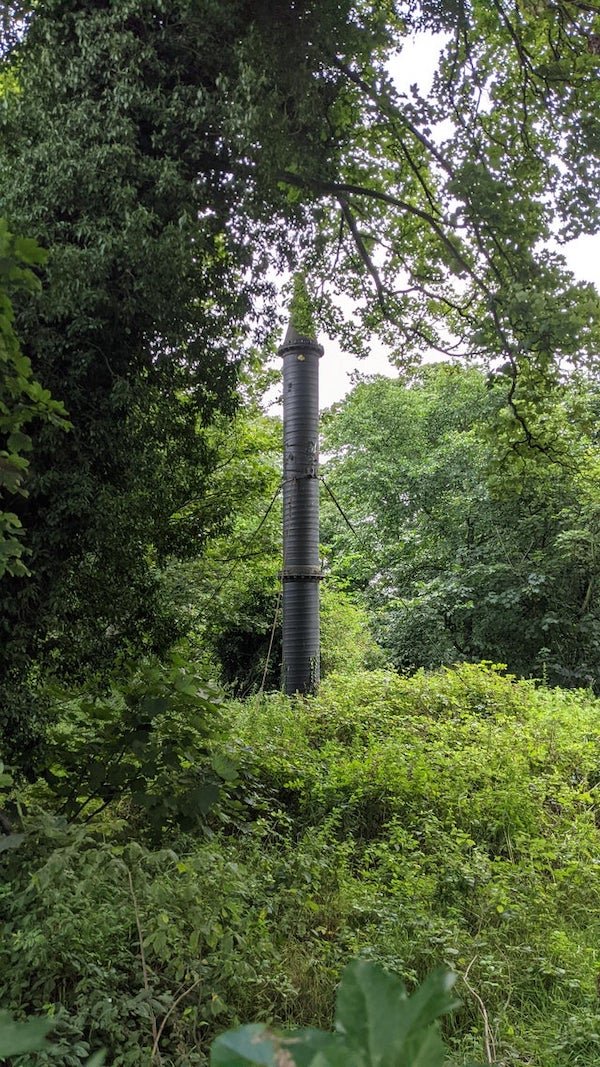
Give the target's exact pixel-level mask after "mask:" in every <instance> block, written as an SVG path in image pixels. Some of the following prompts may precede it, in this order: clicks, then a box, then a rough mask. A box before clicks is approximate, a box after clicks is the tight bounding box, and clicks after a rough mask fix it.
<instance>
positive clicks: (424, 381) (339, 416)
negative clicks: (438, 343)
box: [325, 364, 600, 686]
mask: <svg viewBox="0 0 600 1067" xmlns="http://www.w3.org/2000/svg"><path fill="white" fill-rule="evenodd" d="M505 389H506V385H505V383H504V382H503V381H502V376H497V377H496V378H493V377H488V376H486V375H484V374H483V373H481V371H478V370H477V369H471V370H465V369H461V368H459V367H456V366H452V365H448V364H439V365H437V366H430V367H427V368H424V369H423V371H422V372H420V373H419V374H418V375H416V376H415V377H414V378H413V379H412V380H411V381H409V382H408V383H404V382H402V381H388V380H385V379H381V380H376V381H373V382H370V383H364V384H362V385H359V386H357V388H356V389H355V390H354V392H353V394H352V395H351V396H350V397H349V398H348V400H347V401H346V402H344V404H342V405H340V407H339V409H338V410H337V411H336V412H334V413H333V414H332V415H331V417H330V419H329V422H328V424H327V429H326V434H325V448H326V450H327V451H328V452H329V453H331V454H332V458H331V459H330V461H329V463H328V468H327V472H326V478H327V482H328V484H330V485H331V487H332V491H333V493H334V495H335V496H336V497H339V499H340V500H341V501H343V506H344V509H345V510H346V511H347V512H348V513H349V515H350V517H351V521H352V524H353V526H354V527H355V530H356V535H354V534H352V533H351V532H350V531H349V530H348V528H347V527H346V526H345V525H344V524H343V522H342V520H341V518H340V516H339V514H338V513H337V512H336V511H335V510H334V509H332V508H330V509H329V512H328V517H327V519H326V531H328V533H327V532H326V537H328V540H329V543H330V550H329V553H328V555H329V560H330V566H331V568H332V570H333V572H334V573H337V574H341V575H342V576H344V577H345V578H346V580H348V581H350V582H352V584H353V585H354V587H355V588H361V589H362V590H363V596H364V597H365V600H366V602H367V603H368V604H369V606H370V608H371V611H372V612H373V613H374V617H375V627H376V633H377V635H378V637H379V640H380V641H381V643H382V644H383V646H384V648H386V649H387V650H388V654H389V655H391V658H392V659H393V661H394V662H395V663H396V665H397V666H399V667H403V668H415V667H419V666H425V667H433V666H437V665H439V664H443V663H451V662H454V661H456V660H460V659H467V660H475V661H477V660H480V659H485V660H491V661H493V662H502V663H506V664H508V666H509V668H510V669H511V670H512V671H514V672H516V673H518V674H521V675H525V676H531V675H533V676H536V677H540V676H542V675H545V676H546V677H547V679H548V680H549V681H550V682H551V683H552V684H559V685H567V686H573V685H588V684H590V683H592V682H593V683H594V685H595V686H599V685H600V675H599V673H598V666H597V664H598V649H599V640H600V612H599V605H598V596H597V583H598V578H599V570H598V568H599V559H598V552H597V543H598V520H599V518H600V510H599V501H598V492H597V470H598V440H597V431H596V429H595V427H594V422H595V418H596V412H597V408H598V401H599V398H598V392H597V388H595V387H593V386H591V385H590V384H589V383H585V382H583V381H580V380H574V381H572V382H571V383H570V385H569V386H568V387H565V388H564V389H563V394H562V399H561V402H560V404H557V405H556V406H555V407H554V409H550V410H549V411H548V412H547V419H548V423H549V424H552V426H553V429H552V436H553V439H554V440H555V441H561V442H562V446H563V452H562V455H561V456H560V457H559V456H557V455H555V456H554V457H552V456H548V455H544V454H539V453H535V452H533V453H531V454H529V455H528V456H527V457H524V456H523V455H522V454H521V453H520V452H519V451H518V450H516V451H515V450H513V451H511V452H510V453H508V452H507V450H506V445H505V441H504V440H503V438H502V437H498V436H497V435H494V434H492V433H491V432H490V427H491V426H494V425H498V422H499V421H500V420H501V417H502V414H503V413H504V414H506V413H507V412H506V401H505ZM584 422H587V424H588V428H589V430H588V435H587V436H586V437H585V438H582V437H581V435H580V433H579V429H576V430H575V431H574V429H573V427H574V426H575V427H577V428H579V427H581V425H582V424H583V423H584Z"/></svg>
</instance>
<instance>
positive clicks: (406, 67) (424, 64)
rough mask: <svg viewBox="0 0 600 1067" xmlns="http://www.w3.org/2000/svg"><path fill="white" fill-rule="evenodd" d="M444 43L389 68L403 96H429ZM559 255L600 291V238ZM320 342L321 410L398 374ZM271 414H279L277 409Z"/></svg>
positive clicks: (421, 40)
mask: <svg viewBox="0 0 600 1067" xmlns="http://www.w3.org/2000/svg"><path fill="white" fill-rule="evenodd" d="M445 41H446V38H445V37H444V36H441V35H438V36H437V37H434V36H433V35H431V34H419V35H418V36H416V37H413V38H412V40H410V41H409V42H407V44H406V45H405V47H404V49H403V51H402V53H401V55H399V56H398V58H397V59H396V60H395V61H394V62H393V63H392V64H391V65H390V72H391V74H392V76H393V78H394V82H395V83H396V86H397V88H398V89H399V90H400V91H401V92H408V91H409V89H410V86H411V85H414V84H415V83H416V84H417V85H418V86H419V89H420V91H421V94H422V95H424V96H425V95H427V93H428V92H429V90H430V88H431V82H432V78H433V75H434V72H435V70H436V67H437V64H438V59H439V54H440V50H441V48H442V47H443V45H444V43H445ZM560 251H561V252H562V253H563V255H564V256H565V258H566V260H567V264H568V266H569V268H570V269H571V270H572V271H573V274H574V275H575V277H576V278H577V279H579V280H580V281H589V282H593V283H594V284H595V285H596V286H597V288H598V289H600V236H597V237H580V238H578V239H577V240H576V241H571V242H570V243H569V244H567V245H563V246H562V248H561V249H560ZM319 341H320V342H321V344H323V346H324V348H325V355H324V357H323V359H322V360H321V362H320V382H319V392H320V407H321V410H322V409H323V408H327V407H330V406H331V404H334V403H335V402H336V401H337V400H341V399H342V398H343V397H344V396H345V395H346V393H348V392H349V391H350V389H351V388H352V377H353V375H354V374H355V373H356V372H357V371H358V372H360V373H361V374H389V375H391V376H392V377H395V376H396V374H397V370H396V368H395V367H393V366H391V365H390V363H389V362H388V360H387V358H386V355H385V352H384V351H383V349H382V347H381V345H380V344H378V343H374V344H373V349H372V353H371V355H370V357H369V358H367V359H362V360H357V359H356V358H355V357H354V356H350V355H348V354H347V353H344V352H343V351H342V350H341V349H340V347H339V345H338V343H337V342H336V341H333V340H331V339H330V338H327V337H323V336H319ZM435 358H438V359H439V358H441V357H440V356H436V357H435ZM277 394H280V390H279V389H274V390H272V391H271V393H270V397H272V398H273V400H274V399H275V396H276V395H277ZM271 410H272V411H273V412H274V411H276V410H278V408H277V405H276V404H275V405H274V406H273V407H272V408H271ZM279 411H281V409H280V408H279Z"/></svg>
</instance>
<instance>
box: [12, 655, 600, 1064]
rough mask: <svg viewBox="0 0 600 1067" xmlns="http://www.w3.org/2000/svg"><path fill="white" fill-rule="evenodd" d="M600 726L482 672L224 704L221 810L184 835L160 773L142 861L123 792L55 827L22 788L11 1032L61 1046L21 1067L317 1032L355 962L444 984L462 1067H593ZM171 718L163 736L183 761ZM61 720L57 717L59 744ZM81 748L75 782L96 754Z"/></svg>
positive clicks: (216, 737)
mask: <svg viewBox="0 0 600 1067" xmlns="http://www.w3.org/2000/svg"><path fill="white" fill-rule="evenodd" d="M171 693H172V697H173V699H174V700H175V701H178V700H179V696H178V695H177V690H176V689H175V690H171ZM200 699H201V700H202V697H201V696H200ZM190 701H191V703H193V701H192V698H191V697H190ZM80 708H81V713H82V714H83V707H82V706H81V704H80ZM57 710H60V709H57ZM598 710H599V709H598V703H597V701H596V700H595V699H594V698H592V697H591V696H590V695H589V694H587V693H585V692H571V693H565V692H561V691H558V690H549V689H545V688H543V687H535V686H534V685H533V684H532V683H529V682H518V681H515V680H514V679H511V678H510V677H506V676H504V675H503V674H502V673H501V672H499V671H498V670H496V669H493V668H490V667H477V666H473V665H463V666H461V667H459V668H457V669H454V670H444V671H442V672H440V673H437V674H432V675H427V674H423V673H419V674H417V675H415V676H414V677H412V678H406V677H402V676H399V675H397V674H394V673H393V672H389V671H376V672H364V673H362V674H361V673H358V674H354V675H341V674H337V675H331V676H330V677H329V678H328V679H327V680H326V681H325V682H324V683H323V685H322V689H321V692H320V694H319V697H318V698H316V699H309V700H292V701H290V700H289V699H288V698H284V697H283V696H280V695H271V696H261V697H256V698H254V699H253V700H247V701H244V702H241V703H237V704H231V703H230V704H228V705H226V706H225V707H224V708H223V709H222V711H221V715H222V717H223V719H224V720H225V723H226V726H227V734H226V735H224V734H223V730H222V727H221V726H220V725H218V723H217V721H215V722H214V732H213V734H212V741H211V746H210V747H211V750H212V755H211V759H212V767H213V768H216V770H217V772H218V771H219V770H220V771H221V774H222V778H221V783H222V786H221V795H220V798H217V796H216V795H215V797H214V803H213V806H212V808H211V809H210V810H207V808H206V806H205V807H204V814H203V808H202V805H200V804H195V802H194V799H193V798H189V800H188V805H189V806H188V808H187V812H186V814H187V815H188V816H190V815H193V816H194V817H199V818H200V819H201V825H200V834H199V836H198V834H197V833H196V834H193V835H191V834H190V833H189V831H187V832H186V831H185V825H186V824H185V823H184V824H183V826H182V824H181V821H180V820H179V819H178V816H177V810H178V809H177V803H176V800H177V797H178V796H180V793H178V789H179V787H178V785H177V783H178V781H179V780H180V775H181V774H183V775H184V780H185V770H184V771H181V772H180V771H178V770H177V766H176V765H175V767H174V769H173V772H172V773H173V777H172V779H171V781H172V795H173V800H174V802H175V803H174V804H173V805H172V807H171V814H172V818H171V821H170V823H169V826H170V829H169V831H168V835H167V836H165V834H164V833H163V835H162V838H161V846H160V847H158V848H157V847H156V844H155V843H154V844H153V838H154V834H155V830H154V828H153V825H154V824H153V823H152V822H150V821H147V819H146V816H145V812H144V809H143V808H142V809H141V810H140V809H139V807H138V806H137V805H136V804H135V803H134V804H132V798H131V797H130V795H129V794H128V792H127V791H126V790H125V791H124V792H123V794H122V796H121V797H120V798H119V799H116V800H115V801H114V802H113V803H111V804H110V805H108V806H107V807H105V808H104V809H103V810H101V805H100V804H97V810H98V814H97V815H96V816H95V817H94V818H92V819H90V820H89V821H88V822H86V823H83V824H82V822H81V820H80V821H79V823H75V824H69V823H68V822H67V820H66V818H65V816H64V815H61V814H59V811H60V806H61V804H60V798H57V799H56V800H54V801H52V799H51V798H50V797H49V795H48V787H47V785H46V784H44V783H40V784H39V785H32V786H28V787H22V788H21V789H17V790H16V792H15V793H13V796H14V797H15V798H18V800H19V804H20V807H21V810H22V811H23V812H24V813H26V814H24V820H23V828H22V832H23V833H24V835H25V836H24V839H23V840H22V841H21V842H20V843H18V844H19V847H18V848H15V849H14V850H9V851H6V852H5V853H4V861H3V866H4V874H5V877H4V883H3V889H2V905H1V907H2V916H3V923H4V926H3V931H4V936H3V940H2V948H1V949H0V964H1V965H0V975H1V976H2V977H1V978H0V996H1V997H2V1002H3V1003H4V1004H5V1005H6V1007H7V1008H9V1009H10V1010H11V1011H12V1012H13V1013H15V1014H18V1015H21V1014H28V1015H29V1014H39V1013H41V1012H43V1011H48V1010H50V1011H51V1014H52V1016H53V1019H54V1022H55V1029H54V1035H55V1038H56V1039H57V1040H58V1045H56V1046H55V1047H54V1048H53V1049H52V1050H48V1051H47V1052H45V1053H43V1054H41V1053H38V1054H36V1055H37V1057H38V1058H37V1059H36V1060H35V1061H31V1060H27V1058H24V1059H20V1060H18V1059H17V1060H15V1063H17V1064H19V1065H22V1064H28V1063H33V1062H35V1063H36V1064H37V1063H45V1062H48V1063H60V1064H63V1063H64V1064H69V1065H71V1064H73V1065H75V1064H78V1063H80V1062H82V1061H85V1059H86V1057H87V1055H88V1054H89V1052H90V1050H91V1049H94V1048H98V1047H100V1046H103V1047H105V1048H106V1049H107V1050H108V1062H109V1063H114V1064H115V1065H117V1064H132V1065H134V1064H140V1065H141V1064H146V1063H147V1062H148V1057H149V1055H150V1052H151V1050H152V1047H153V1045H154V1044H155V1043H156V1040H157V1035H158V1032H159V1031H160V1041H159V1046H160V1051H161V1056H162V1062H163V1063H165V1064H173V1065H175V1064H178V1065H181V1067H183V1065H184V1064H193V1063H203V1062H204V1061H205V1057H206V1052H207V1048H208V1044H209V1043H210V1041H211V1040H212V1037H213V1036H214V1035H215V1034H216V1033H218V1032H219V1031H220V1030H222V1029H223V1028H224V1027H226V1026H231V1025H236V1024H238V1023H239V1022H247V1021H250V1020H252V1021H261V1020H262V1021H263V1022H265V1023H274V1024H279V1025H281V1024H284V1025H295V1026H307V1025H318V1026H321V1027H324V1028H325V1029H327V1028H328V1027H329V1026H330V1023H331V1012H332V1006H333V1000H334V993H335V987H336V983H337V981H338V979H339V975H340V973H341V970H342V968H343V966H344V965H345V963H346V962H347V961H348V960H349V959H350V958H352V957H353V956H356V955H362V956H363V957H366V958H367V959H374V960H377V961H379V962H381V963H383V964H384V965H385V966H386V967H387V968H389V969H390V970H391V971H393V972H396V973H398V974H399V975H400V976H402V977H403V978H404V980H405V981H406V982H407V983H408V985H409V988H413V987H414V986H415V984H416V983H418V982H420V981H421V980H422V979H423V978H424V977H425V975H426V974H427V973H428V972H430V971H431V970H432V969H434V968H435V967H436V966H438V965H439V964H441V963H444V962H445V963H446V964H447V965H448V966H450V967H451V968H453V969H454V970H456V972H457V974H458V975H459V980H458V986H457V989H458V991H459V994H460V997H461V1000H462V1001H463V1006H462V1008H461V1009H460V1010H459V1011H458V1012H457V1013H456V1014H455V1015H454V1016H453V1017H452V1019H451V1020H450V1021H449V1022H447V1023H446V1024H445V1036H446V1040H447V1042H448V1044H449V1047H450V1049H451V1059H450V1062H451V1063H453V1064H456V1065H461V1067H462V1065H463V1064H465V1063H467V1062H468V1061H469V1059H470V1058H472V1059H480V1060H481V1059H482V1058H484V1054H485V1049H486V1048H487V1049H488V1050H491V1051H490V1056H489V1057H488V1059H489V1062H492V1060H493V1062H496V1061H497V1062H499V1063H506V1064H512V1063H514V1064H522V1063H533V1064H536V1065H539V1067H567V1065H568V1067H572V1065H589V1067H591V1064H592V1063H594V1060H595V1058H596V1057H597V1054H598V1036H597V1033H598V1023H599V1017H598V1003H597V988H596V981H597V973H598V962H599V961H598V956H597V946H598V943H599V936H600V924H599V919H598V916H599V915H600V878H599V873H598V864H597V855H598V847H599V844H600V841H599V830H598V826H597V811H598V806H597V790H598V766H599V755H600V729H599V727H598ZM182 713H183V711H182V712H178V713H177V715H174V716H172V717H170V718H169V719H168V720H167V721H166V724H165V727H163V729H164V728H167V727H168V728H169V729H170V730H171V734H170V745H171V750H172V751H173V752H174V753H175V754H176V759H175V761H174V763H175V764H177V762H178V761H179V764H180V765H181V764H182V763H183V764H184V765H185V763H186V761H187V760H188V759H189V748H188V746H189V740H188V737H187V735H186V734H185V733H184V734H183V735H182V733H181V722H180V715H181V714H182ZM194 714H196V713H194ZM86 717H87V713H86ZM208 721H209V723H210V718H209V720H208ZM72 722H73V711H72V709H65V708H64V706H63V708H62V712H61V717H60V719H59V721H58V724H57V727H56V729H57V731H58V733H60V732H61V730H64V729H65V728H67V729H70V728H71V724H72ZM79 744H80V747H79V759H80V765H81V766H86V765H88V764H89V763H90V762H91V758H92V754H93V753H94V742H93V741H88V742H87V743H84V742H83V741H81V742H80V743H79ZM147 746H148V747H147V751H148V754H149V753H150V752H151V751H153V749H152V742H151V740H148V741H147ZM56 757H57V754H56V753H55V758H56ZM70 759H71V757H70V755H69V754H68V751H67V754H66V757H65V763H64V766H65V767H70V763H69V760H70ZM53 773H54V774H55V775H58V777H59V778H60V774H61V768H60V767H59V766H58V765H55V767H54V772H53ZM149 793H150V794H151V791H150V790H149ZM85 795H86V794H85V792H84V793H83V794H82V798H83V797H84V796H85ZM167 799H168V798H167ZM42 802H43V808H44V812H42V811H41V810H40V806H41V805H42ZM92 810H93V808H91V807H90V806H88V808H87V809H86V811H87V812H88V813H91V811H92ZM151 815H152V809H151V810H150V816H151ZM142 946H143V955H142ZM179 998H181V999H179ZM163 1022H164V1026H163V1025H162V1024H163Z"/></svg>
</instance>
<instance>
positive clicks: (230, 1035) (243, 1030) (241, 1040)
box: [210, 1023, 278, 1067]
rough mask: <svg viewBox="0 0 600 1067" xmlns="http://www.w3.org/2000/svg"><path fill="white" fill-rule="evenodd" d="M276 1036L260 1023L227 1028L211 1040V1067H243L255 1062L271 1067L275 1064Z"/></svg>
mask: <svg viewBox="0 0 600 1067" xmlns="http://www.w3.org/2000/svg"><path fill="white" fill-rule="evenodd" d="M277 1047H278V1045H277V1038H276V1035H274V1034H273V1032H272V1031H271V1030H268V1029H267V1027H266V1026H263V1025H262V1024H260V1023H251V1024H250V1025H249V1026H240V1027H238V1029H237V1030H228V1031H227V1032H226V1033H224V1034H221V1035H220V1037H217V1038H216V1040H215V1041H213V1044H212V1047H211V1050H210V1062H211V1065H212V1067H244V1064H257V1065H260V1067H271V1065H272V1064H275V1062H276V1059H275V1055H276V1051H277Z"/></svg>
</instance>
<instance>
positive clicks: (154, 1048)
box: [150, 978, 202, 1060]
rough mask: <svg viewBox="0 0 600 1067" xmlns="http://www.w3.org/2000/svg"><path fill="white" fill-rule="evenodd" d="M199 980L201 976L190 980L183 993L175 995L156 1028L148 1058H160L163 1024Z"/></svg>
mask: <svg viewBox="0 0 600 1067" xmlns="http://www.w3.org/2000/svg"><path fill="white" fill-rule="evenodd" d="M201 981H202V978H196V981H195V982H192V984H191V986H188V988H187V989H184V990H183V993H180V995H179V996H178V997H176V999H175V1000H174V1001H173V1003H172V1004H171V1007H170V1008H169V1010H168V1012H167V1013H166V1015H165V1016H164V1018H163V1020H162V1022H161V1024H160V1026H159V1028H158V1033H157V1035H156V1037H155V1038H154V1044H153V1046H152V1052H151V1054H150V1059H151V1060H154V1058H155V1057H158V1059H159V1060H160V1053H159V1051H158V1046H159V1044H160V1039H161V1037H162V1034H163V1030H164V1028H165V1026H166V1025H167V1021H168V1019H169V1018H170V1016H171V1015H172V1014H173V1012H174V1011H175V1008H176V1007H177V1005H178V1004H180V1003H181V1001H182V1000H184V998H185V997H189V995H190V993H193V991H194V989H195V988H196V986H199V985H200V982H201Z"/></svg>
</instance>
